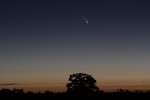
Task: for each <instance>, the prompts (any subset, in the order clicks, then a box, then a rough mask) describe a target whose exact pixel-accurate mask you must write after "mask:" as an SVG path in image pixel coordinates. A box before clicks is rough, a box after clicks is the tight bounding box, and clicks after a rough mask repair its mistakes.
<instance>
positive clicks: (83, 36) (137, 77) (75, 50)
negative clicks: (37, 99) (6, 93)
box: [0, 0, 150, 91]
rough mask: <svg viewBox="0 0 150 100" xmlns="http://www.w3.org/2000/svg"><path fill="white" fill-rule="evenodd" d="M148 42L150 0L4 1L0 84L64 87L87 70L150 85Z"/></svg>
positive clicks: (101, 79) (112, 80) (115, 83)
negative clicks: (73, 76)
mask: <svg viewBox="0 0 150 100" xmlns="http://www.w3.org/2000/svg"><path fill="white" fill-rule="evenodd" d="M86 21H88V22H89V23H86ZM149 44H150V1H149V0H47V1H46V0H1V1H0V88H3V87H9V88H12V87H20V88H25V89H27V90H45V89H49V90H53V91H61V90H65V89H66V88H65V84H66V82H67V80H68V77H69V75H70V74H73V73H77V72H85V73H88V74H91V75H92V76H93V77H94V78H95V79H96V80H97V82H98V83H97V85H98V86H100V87H102V88H103V89H108V90H109V89H116V88H119V87H125V88H129V89H150V85H149V84H150V45H149Z"/></svg>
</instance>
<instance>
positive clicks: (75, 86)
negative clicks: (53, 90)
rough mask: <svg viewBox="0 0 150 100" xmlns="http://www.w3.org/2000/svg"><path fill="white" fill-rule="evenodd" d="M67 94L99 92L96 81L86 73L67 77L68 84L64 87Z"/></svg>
mask: <svg viewBox="0 0 150 100" xmlns="http://www.w3.org/2000/svg"><path fill="white" fill-rule="evenodd" d="M66 87H67V92H68V93H74V94H81V95H83V94H91V93H95V92H99V91H100V90H99V88H98V87H97V86H96V80H95V79H94V78H93V77H92V76H91V75H88V74H86V73H76V74H72V75H70V77H69V83H68V84H67V85H66Z"/></svg>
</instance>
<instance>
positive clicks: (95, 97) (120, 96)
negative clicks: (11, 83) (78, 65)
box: [0, 89, 150, 100]
mask: <svg viewBox="0 0 150 100" xmlns="http://www.w3.org/2000/svg"><path fill="white" fill-rule="evenodd" d="M66 99H68V100H81V99H83V100H150V92H142V91H135V92H130V91H118V92H113V93H92V94H70V93H65V92H64V93H53V92H49V91H46V92H45V93H33V92H28V93H24V92H23V90H22V89H20V90H17V89H16V90H13V91H11V90H8V89H3V90H1V91H0V100H66Z"/></svg>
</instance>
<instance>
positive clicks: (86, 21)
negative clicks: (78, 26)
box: [82, 16, 89, 24]
mask: <svg viewBox="0 0 150 100" xmlns="http://www.w3.org/2000/svg"><path fill="white" fill-rule="evenodd" d="M82 18H83V19H84V21H85V23H87V24H88V23H89V21H88V19H87V18H86V17H85V16H82Z"/></svg>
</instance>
